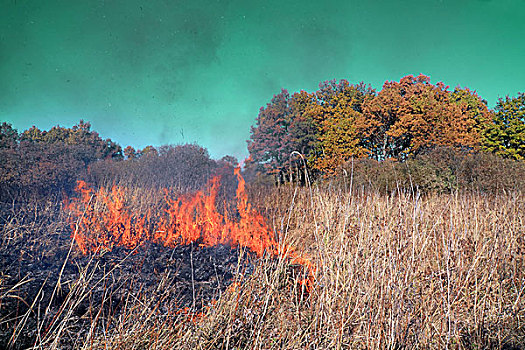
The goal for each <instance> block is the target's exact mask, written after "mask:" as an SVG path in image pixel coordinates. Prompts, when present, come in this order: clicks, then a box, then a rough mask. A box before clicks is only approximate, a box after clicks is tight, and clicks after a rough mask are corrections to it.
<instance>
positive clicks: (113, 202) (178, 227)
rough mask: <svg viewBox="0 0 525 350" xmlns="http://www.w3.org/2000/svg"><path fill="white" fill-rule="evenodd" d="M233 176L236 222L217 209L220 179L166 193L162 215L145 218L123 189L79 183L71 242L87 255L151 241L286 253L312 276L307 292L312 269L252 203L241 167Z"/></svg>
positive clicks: (71, 205) (72, 208)
mask: <svg viewBox="0 0 525 350" xmlns="http://www.w3.org/2000/svg"><path fill="white" fill-rule="evenodd" d="M234 173H235V175H236V177H237V180H238V186H237V190H236V201H237V203H236V204H237V212H238V216H237V217H236V218H234V217H230V216H228V213H227V211H226V210H224V213H222V214H221V213H220V212H219V211H218V210H217V206H216V199H217V194H218V190H219V186H220V178H219V177H214V178H212V179H211V180H210V182H209V183H208V186H207V188H206V189H205V190H201V191H198V192H196V193H194V194H192V195H187V196H182V197H179V198H172V197H171V196H170V195H169V192H168V191H167V190H165V191H164V199H165V203H164V212H160V213H157V212H152V211H151V210H150V211H148V212H147V213H145V214H142V215H138V214H135V213H134V212H133V211H132V210H131V209H130V207H129V206H127V205H126V201H125V191H124V189H123V188H121V187H118V186H113V188H112V189H111V190H107V189H106V188H104V187H102V188H100V189H98V190H94V189H93V188H91V187H90V186H89V185H88V184H87V183H86V182H84V181H79V182H78V184H77V188H76V192H77V193H78V197H77V198H72V199H71V200H70V201H68V202H67V203H66V207H67V208H68V209H69V210H70V212H71V213H72V216H71V221H70V225H71V229H72V231H73V234H72V238H73V239H74V240H75V242H76V244H77V245H78V248H79V249H80V251H81V252H82V253H83V254H89V253H90V252H94V253H100V252H103V251H111V250H112V249H113V248H114V247H116V246H123V247H126V248H129V249H134V248H136V247H139V246H141V245H143V244H144V243H146V242H148V241H150V242H154V243H157V244H162V245H164V246H167V247H175V246H178V245H187V244H190V243H198V244H200V245H202V246H206V247H211V246H215V245H218V244H226V245H230V246H231V247H232V248H234V247H238V246H242V247H244V248H247V249H249V250H250V251H252V252H253V253H255V254H256V255H257V256H259V257H262V256H264V255H265V254H268V255H269V256H277V255H279V254H285V255H286V256H287V257H288V258H289V259H290V261H291V263H293V264H300V265H303V266H304V267H305V269H306V270H307V271H308V273H309V276H308V278H307V280H306V281H303V282H302V283H303V284H305V285H306V286H307V287H308V288H309V286H310V283H311V279H312V278H313V275H312V273H313V271H314V270H315V269H314V266H313V265H312V264H311V262H310V261H309V260H308V259H306V258H304V257H301V256H300V255H299V254H297V253H296V252H295V250H294V249H293V247H290V246H286V247H282V246H279V244H278V242H277V240H276V239H275V234H274V232H273V230H271V229H270V228H269V227H268V225H267V224H266V220H265V218H264V217H263V216H262V215H261V214H260V213H258V212H257V211H256V210H255V209H253V207H252V206H251V205H250V203H249V202H248V197H247V194H246V191H245V181H244V179H243V177H242V175H241V172H240V168H239V167H237V168H236V169H235V170H234Z"/></svg>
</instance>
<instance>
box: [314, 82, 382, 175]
mask: <svg viewBox="0 0 525 350" xmlns="http://www.w3.org/2000/svg"><path fill="white" fill-rule="evenodd" d="M373 94H374V90H372V89H371V88H370V87H367V86H366V85H365V84H363V83H361V84H358V85H352V84H350V83H349V82H348V81H347V80H344V79H343V80H340V81H339V83H336V81H335V80H331V81H326V82H324V83H321V84H320V85H319V90H318V91H317V93H316V96H317V101H316V102H317V103H312V104H310V105H309V106H307V108H306V109H305V111H304V114H305V115H307V116H310V118H311V119H312V120H313V121H314V122H315V124H316V130H317V145H316V146H317V147H316V151H315V152H314V153H312V154H311V156H310V162H311V163H312V166H313V167H314V168H315V169H317V170H320V171H322V172H325V173H331V172H333V171H334V170H335V169H337V168H338V167H339V166H340V165H342V164H343V163H345V162H346V161H348V160H349V159H350V158H352V157H356V158H362V157H365V156H367V155H368V153H369V151H368V150H367V149H366V148H365V147H364V143H363V142H362V139H361V137H360V134H361V132H362V129H363V127H364V116H363V113H362V105H363V102H364V100H365V98H367V96H372V95H373Z"/></svg>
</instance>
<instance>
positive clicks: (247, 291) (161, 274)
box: [0, 181, 525, 349]
mask: <svg viewBox="0 0 525 350" xmlns="http://www.w3.org/2000/svg"><path fill="white" fill-rule="evenodd" d="M247 194H248V197H247V199H248V202H249V203H250V208H253V209H252V210H254V212H255V211H257V212H258V213H261V214H262V216H263V217H264V218H266V223H267V226H268V228H269V232H270V233H269V234H270V235H271V237H272V239H273V240H275V244H276V247H277V249H276V250H275V251H274V252H272V253H268V251H270V250H271V249H269V248H268V249H266V253H262V254H257V253H254V252H252V251H253V249H249V248H250V244H248V243H246V242H244V243H242V244H239V245H238V246H236V247H234V248H233V249H231V248H230V247H229V246H228V244H227V243H225V242H223V241H220V242H218V244H217V245H210V244H202V239H201V241H195V242H194V241H191V242H190V241H188V242H187V244H185V245H174V246H173V245H172V246H164V245H163V244H161V243H160V242H158V241H157V242H151V241H150V242H143V243H141V244H138V245H131V246H129V245H128V246H127V247H126V246H118V245H114V246H110V247H106V248H104V247H102V248H101V249H99V250H98V251H91V252H88V253H87V254H83V253H82V251H81V249H79V246H78V244H77V243H76V242H75V240H72V239H71V234H72V227H75V226H72V222H73V223H75V222H76V223H78V222H79V220H82V217H78V214H75V212H74V211H73V210H72V209H71V206H68V205H66V204H64V202H62V201H58V200H54V201H53V200H49V201H48V202H38V203H34V204H33V205H29V204H25V205H24V206H18V205H16V204H12V205H11V206H7V205H6V206H5V207H4V208H3V214H2V222H3V224H2V226H1V230H2V231H1V247H0V265H1V266H2V267H3V269H2V270H3V271H2V272H1V275H0V317H1V318H0V346H2V347H12V348H14V349H17V348H28V347H31V346H33V347H34V348H45V349H62V348H79V349H172V348H181V349H210V348H223V349H244V348H247V349H360V348H363V349H385V348H425V349H426V348H430V349H432V348H435V349H442V348H458V349H480V348H504V349H519V348H524V347H525V295H524V294H525V261H524V259H525V229H524V227H525V222H524V221H525V220H524V219H525V196H524V195H523V194H521V193H518V192H505V191H500V192H497V193H494V194H486V193H482V192H476V191H466V190H465V191H456V192H452V193H444V194H426V195H420V194H419V193H417V192H414V191H411V190H406V191H405V190H401V189H397V190H394V191H393V192H391V193H388V194H381V193H378V192H376V191H372V190H364V189H363V188H359V187H357V186H352V185H351V184H350V183H332V182H328V181H326V182H322V183H319V184H314V185H311V186H304V187H300V186H294V185H285V186H281V187H272V188H268V187H258V186H249V187H248V188H247ZM123 196H124V197H125V198H126V201H125V202H124V206H125V208H130V212H131V213H135V215H140V213H145V212H146V211H147V209H148V208H158V209H159V210H162V202H163V198H164V196H165V194H163V193H161V192H160V191H156V192H155V191H153V190H146V189H142V188H130V187H128V188H127V189H126V191H125V193H124V194H123ZM231 197H232V196H230V198H228V196H219V197H218V199H217V201H218V200H220V199H225V200H227V201H230V202H229V204H227V205H223V204H217V208H219V209H218V210H219V211H221V212H222V213H223V214H224V215H225V216H226V214H225V213H226V212H227V211H229V212H231V214H230V218H231V220H233V221H235V220H242V218H241V219H239V218H238V216H239V214H238V213H237V214H235V212H236V209H235V205H232V204H231V200H232V198H231ZM100 208H101V209H99V210H101V211H100V213H103V211H104V210H108V209H107V208H106V209H104V208H105V207H100ZM222 208H224V209H222ZM144 215H145V214H144ZM236 215H237V216H236ZM240 216H241V217H242V214H240ZM222 220H223V221H224V219H222ZM247 230H248V231H249V228H247ZM201 238H202V237H201ZM199 242H201V244H199ZM272 244H273V243H272ZM234 245H235V244H234ZM270 247H273V246H270ZM299 258H300V259H299Z"/></svg>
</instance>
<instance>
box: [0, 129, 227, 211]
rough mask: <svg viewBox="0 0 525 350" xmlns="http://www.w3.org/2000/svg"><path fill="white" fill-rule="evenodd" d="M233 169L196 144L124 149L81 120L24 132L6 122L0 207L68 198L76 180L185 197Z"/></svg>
mask: <svg viewBox="0 0 525 350" xmlns="http://www.w3.org/2000/svg"><path fill="white" fill-rule="evenodd" d="M236 165H237V160H236V159H235V158H234V157H232V156H225V157H223V158H222V159H220V160H213V159H211V158H210V155H209V153H208V151H207V150H206V149H205V148H203V147H201V146H198V145H195V144H185V145H164V146H160V147H153V146H147V147H144V148H143V149H138V150H136V149H134V148H133V147H131V146H127V147H125V148H124V149H123V148H122V147H121V146H120V145H119V144H117V143H116V142H114V141H112V140H111V139H103V138H102V137H101V136H100V135H99V134H98V133H97V132H96V131H93V130H91V124H90V123H89V122H84V121H83V120H80V122H79V123H77V124H76V125H74V126H73V127H71V128H66V127H61V126H55V127H53V128H51V129H50V130H40V129H38V128H37V127H35V126H33V127H31V128H29V129H27V130H25V131H23V132H18V130H16V129H15V128H13V126H12V125H11V124H9V123H6V122H4V123H2V124H1V125H0V202H4V203H6V202H12V201H15V200H17V201H20V200H26V199H31V198H36V199H39V198H44V197H46V196H55V195H59V196H60V195H61V194H63V193H65V194H71V193H72V191H73V189H74V187H75V185H76V181H77V180H79V179H83V180H86V181H89V182H90V183H91V184H93V185H95V186H98V185H105V186H108V185H109V186H111V185H112V184H113V183H117V182H118V183H121V184H122V183H127V184H130V185H131V184H133V185H138V186H148V187H156V188H161V187H170V188H175V189H178V190H180V191H181V192H185V191H191V190H195V189H198V188H200V187H201V186H203V185H204V184H205V183H206V181H207V180H208V179H209V178H210V177H211V176H213V175H214V174H216V173H217V172H220V171H222V172H223V173H224V174H226V175H227V174H229V173H232V174H233V170H232V168H233V167H234V166H236ZM224 169H225V170H224ZM231 176H233V175H231Z"/></svg>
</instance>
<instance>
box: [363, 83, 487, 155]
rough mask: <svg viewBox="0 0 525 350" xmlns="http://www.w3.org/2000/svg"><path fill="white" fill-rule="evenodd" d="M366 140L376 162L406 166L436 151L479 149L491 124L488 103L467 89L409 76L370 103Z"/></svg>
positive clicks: (366, 111) (366, 112)
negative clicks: (442, 148) (402, 162)
mask: <svg viewBox="0 0 525 350" xmlns="http://www.w3.org/2000/svg"><path fill="white" fill-rule="evenodd" d="M363 113H364V115H365V128H364V131H363V136H364V138H366V139H368V140H369V149H370V150H371V155H372V157H374V158H376V159H377V160H384V159H387V158H394V159H399V160H403V159H406V158H407V157H408V156H409V155H412V154H416V153H418V152H419V151H421V150H424V149H428V148H431V147H433V146H450V147H463V148H469V149H476V148H479V147H480V145H481V136H482V133H481V131H482V128H483V125H484V124H485V123H486V121H487V120H488V119H489V117H488V115H489V111H488V108H487V106H486V103H485V102H484V101H482V100H481V99H480V98H479V97H478V96H477V95H476V94H475V93H473V92H471V91H470V90H468V89H459V88H458V89H456V91H455V92H453V93H451V92H450V91H448V86H445V85H444V84H443V83H441V82H439V83H437V84H435V85H434V84H431V83H430V78H429V77H427V76H424V75H419V76H418V77H414V76H411V75H410V76H406V77H404V78H402V79H401V80H400V81H399V82H395V81H394V82H386V83H385V84H384V85H383V89H382V90H381V91H380V92H379V93H378V94H377V96H376V97H374V98H371V99H367V100H366V101H365V103H364V106H363Z"/></svg>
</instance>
